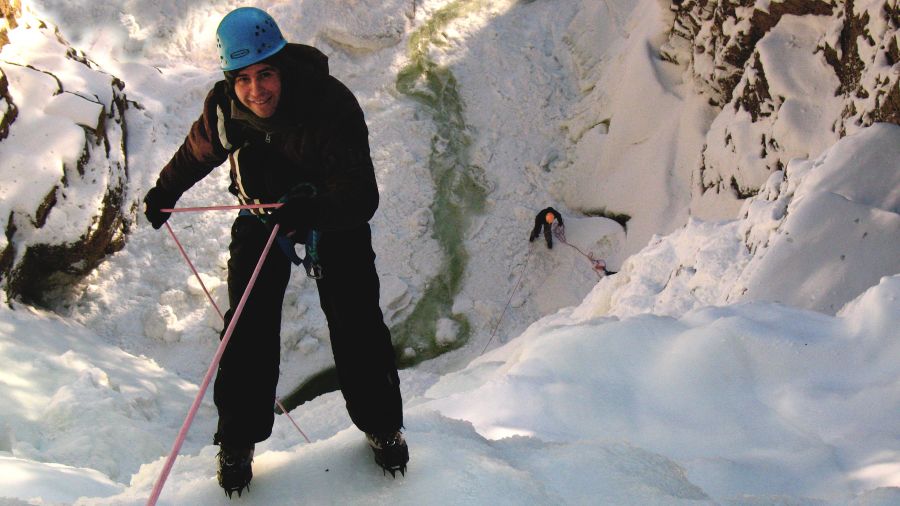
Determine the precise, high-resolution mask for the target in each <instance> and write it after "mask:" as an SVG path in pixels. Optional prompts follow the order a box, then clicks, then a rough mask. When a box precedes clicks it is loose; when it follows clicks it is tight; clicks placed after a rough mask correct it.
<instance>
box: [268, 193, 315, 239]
mask: <svg viewBox="0 0 900 506" xmlns="http://www.w3.org/2000/svg"><path fill="white" fill-rule="evenodd" d="M315 196H316V188H315V187H314V186H313V185H311V184H308V183H302V184H299V185H297V186H295V187H294V188H293V189H291V191H289V192H288V194H287V195H285V196H284V198H283V199H282V201H283V202H284V204H282V206H281V207H279V208H278V209H275V211H273V212H272V214H271V215H270V216H269V222H270V223H277V224H278V225H279V226H280V227H281V232H283V233H284V235H288V236H293V237H295V238H296V239H298V240H300V241H301V242H302V241H303V240H305V239H306V236H307V234H309V231H310V229H312V228H313V212H314V206H313V199H314V198H315Z"/></svg>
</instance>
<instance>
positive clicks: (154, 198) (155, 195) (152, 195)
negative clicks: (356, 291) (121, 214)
mask: <svg viewBox="0 0 900 506" xmlns="http://www.w3.org/2000/svg"><path fill="white" fill-rule="evenodd" d="M176 202H178V197H177V196H175V195H172V194H171V193H169V192H168V191H166V190H164V189H162V188H160V187H159V186H154V187H153V188H150V191H148V192H147V196H146V197H144V216H146V217H147V221H149V222H150V224H151V225H153V228H155V229H158V228H159V227H161V226H163V223H165V222H166V220H168V219H169V216H171V215H172V213H164V212H162V209H171V208H173V207H175V203H176Z"/></svg>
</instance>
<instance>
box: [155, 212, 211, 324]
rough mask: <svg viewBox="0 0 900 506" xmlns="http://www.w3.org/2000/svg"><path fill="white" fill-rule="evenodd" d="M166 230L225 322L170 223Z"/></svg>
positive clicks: (167, 223) (167, 224)
mask: <svg viewBox="0 0 900 506" xmlns="http://www.w3.org/2000/svg"><path fill="white" fill-rule="evenodd" d="M166 228H167V229H169V234H171V235H172V239H174V240H175V244H176V245H178V251H180V252H181V256H183V257H184V259H185V260H186V261H187V264H188V265H189V266H190V267H191V271H193V272H194V276H196V277H197V281H199V282H200V286H201V287H202V288H203V293H205V294H206V298H207V299H209V302H210V303H211V304H212V306H213V307H214V308H215V309H216V312H217V313H219V318H221V319H223V320H224V319H225V315H223V314H222V311H221V310H220V309H219V305H218V304H216V301H214V300H213V298H212V295H210V294H209V290H207V289H206V284H205V283H203V279H201V278H200V273H199V272H197V269H195V268H194V264H193V263H192V262H191V259H190V258H188V256H187V253H186V252H185V251H184V247H183V246H182V245H181V241H179V240H178V238H177V237H175V232H174V231H173V230H172V227H171V225H169V222H168V221H167V222H166Z"/></svg>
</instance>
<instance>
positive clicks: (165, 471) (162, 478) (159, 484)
mask: <svg viewBox="0 0 900 506" xmlns="http://www.w3.org/2000/svg"><path fill="white" fill-rule="evenodd" d="M170 231H171V229H170ZM277 233H278V224H276V225H275V226H274V227H272V233H271V234H270V235H269V240H268V242H266V247H265V248H264V249H263V252H262V255H260V257H259V261H258V262H257V263H256V268H255V269H253V275H251V276H250V281H249V282H248V283H247V288H245V289H244V293H243V295H241V301H240V302H239V303H238V306H237V308H236V309H235V311H234V316H233V317H232V318H231V322H229V324H228V329H227V330H226V331H225V335H224V336H223V337H222V341H221V342H220V343H219V347H218V349H216V355H215V356H214V357H213V361H212V363H211V364H210V365H209V369H207V371H206V376H204V377H203V382H202V383H201V384H200V391H199V392H197V397H195V398H194V403H193V404H192V405H191V409H190V410H189V411H188V414H187V417H186V418H185V419H184V423H183V424H182V426H181V430H180V431H178V437H177V438H175V444H174V445H172V451H171V452H170V453H169V457H168V458H167V459H166V463H165V465H163V468H162V472H160V474H159V478H158V479H157V480H156V484H155V485H154V486H153V491H152V492H151V494H150V498H149V499H147V506H153V505H155V504H156V501H157V500H158V499H159V494H160V493H161V492H162V488H163V485H164V484H165V483H166V478H168V476H169V473H170V472H171V471H172V466H173V465H174V464H175V458H176V457H177V456H178V451H179V450H180V449H181V445H182V444H184V439H185V438H186V437H187V432H188V429H189V428H190V426H191V423H193V421H194V416H195V415H196V414H197V410H198V409H199V408H200V402H201V401H202V400H203V395H204V394H205V393H206V389H207V388H208V387H209V383H210V381H211V380H212V377H213V374H215V372H216V369H217V368H218V366H219V361H220V360H222V354H223V353H224V352H225V346H227V345H228V341H229V340H230V339H231V334H232V333H233V332H234V327H235V326H236V325H237V322H238V318H240V316H241V312H243V310H244V304H246V302H247V298H248V297H249V296H250V290H251V289H252V288H253V285H254V284H255V283H256V278H257V277H258V276H259V271H260V270H261V269H262V266H263V262H264V261H265V259H266V256H267V255H268V254H269V249H271V247H272V242H273V241H275V234H277Z"/></svg>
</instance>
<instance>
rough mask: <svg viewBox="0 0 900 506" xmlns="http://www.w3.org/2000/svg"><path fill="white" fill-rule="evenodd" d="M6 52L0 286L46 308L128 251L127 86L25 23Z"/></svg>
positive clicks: (0, 125) (35, 22)
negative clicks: (46, 299)
mask: <svg viewBox="0 0 900 506" xmlns="http://www.w3.org/2000/svg"><path fill="white" fill-rule="evenodd" d="M8 38H9V43H8V44H6V45H5V46H4V47H3V49H2V52H0V60H2V63H0V74H2V78H0V106H2V107H0V113H2V121H0V160H3V165H2V171H0V223H2V226H3V234H0V282H2V285H3V288H4V290H5V292H6V293H7V295H12V296H21V297H23V298H26V299H31V300H38V301H39V300H40V299H41V297H42V294H43V293H44V292H45V291H46V290H47V289H48V288H52V287H53V286H56V285H60V284H64V283H66V282H68V281H70V280H71V277H72V276H78V275H82V274H85V273H88V272H90V271H91V270H92V269H93V268H94V267H96V266H97V264H98V263H99V262H100V260H101V259H103V257H104V256H106V255H107V254H109V253H110V252H112V251H115V250H117V249H120V248H121V247H122V246H123V244H124V237H125V233H126V232H127V230H128V227H129V222H130V219H129V216H128V214H129V210H128V209H127V204H126V198H125V195H124V193H125V188H126V183H127V163H126V158H125V119H124V110H125V108H126V107H127V103H126V99H125V95H124V93H123V89H124V83H123V82H122V81H121V80H119V79H118V78H116V77H115V76H112V75H110V74H108V73H105V72H103V71H102V70H101V69H99V68H98V67H97V65H96V64H95V63H93V62H92V61H90V60H89V59H88V58H87V57H86V56H85V55H84V54H83V53H81V52H80V51H77V50H76V49H74V48H73V47H71V46H70V45H69V44H68V43H67V42H66V41H65V40H63V39H62V37H61V36H60V34H59V33H58V31H56V30H55V29H54V28H53V27H51V26H48V25H47V24H46V23H45V22H43V21H41V20H39V19H36V18H33V17H30V16H23V17H22V18H20V19H18V21H17V26H16V27H15V28H14V29H11V30H10V31H9V32H8Z"/></svg>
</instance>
